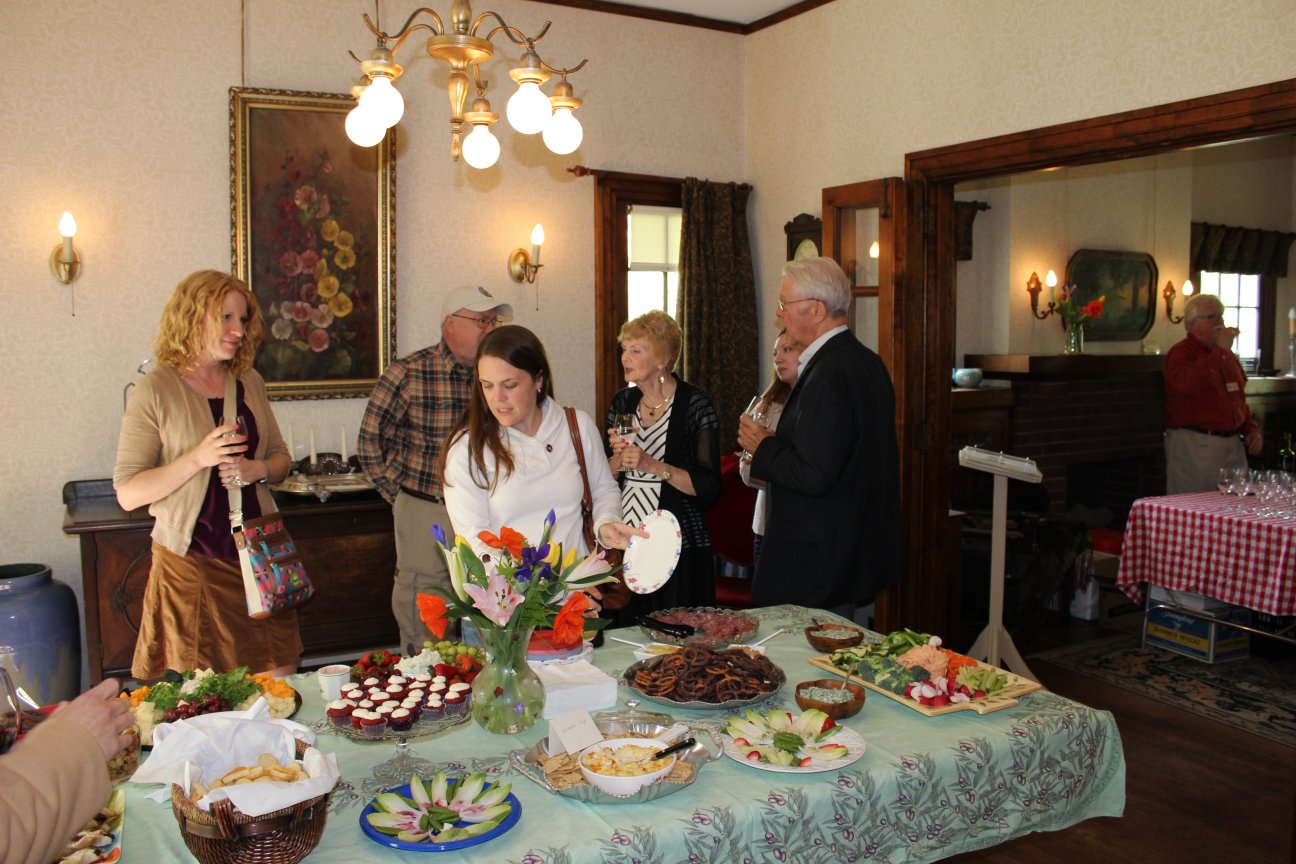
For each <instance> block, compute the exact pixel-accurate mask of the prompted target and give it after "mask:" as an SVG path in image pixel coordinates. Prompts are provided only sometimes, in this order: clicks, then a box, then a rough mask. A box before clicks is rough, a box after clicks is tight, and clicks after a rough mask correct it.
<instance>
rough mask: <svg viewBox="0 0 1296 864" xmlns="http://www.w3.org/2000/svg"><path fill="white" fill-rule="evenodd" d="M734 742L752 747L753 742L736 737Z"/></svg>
mask: <svg viewBox="0 0 1296 864" xmlns="http://www.w3.org/2000/svg"><path fill="white" fill-rule="evenodd" d="M734 743H735V744H737V745H738V746H739V747H750V746H751V742H750V741H748V740H747V739H746V738H735V739H734Z"/></svg>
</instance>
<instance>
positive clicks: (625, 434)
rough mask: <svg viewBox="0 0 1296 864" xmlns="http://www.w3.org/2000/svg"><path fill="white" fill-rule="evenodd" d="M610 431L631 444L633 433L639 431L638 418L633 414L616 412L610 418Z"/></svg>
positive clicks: (619, 469) (623, 469)
mask: <svg viewBox="0 0 1296 864" xmlns="http://www.w3.org/2000/svg"><path fill="white" fill-rule="evenodd" d="M612 431H613V432H615V433H616V434H617V435H618V436H620V438H621V440H622V441H624V442H625V443H626V444H627V445H629V444H633V443H635V442H634V438H635V435H637V434H638V432H639V418H638V417H636V416H635V415H634V414H617V415H616V416H615V417H613V418H612ZM617 470H618V471H625V470H626V469H625V468H624V467H622V468H618V469H617Z"/></svg>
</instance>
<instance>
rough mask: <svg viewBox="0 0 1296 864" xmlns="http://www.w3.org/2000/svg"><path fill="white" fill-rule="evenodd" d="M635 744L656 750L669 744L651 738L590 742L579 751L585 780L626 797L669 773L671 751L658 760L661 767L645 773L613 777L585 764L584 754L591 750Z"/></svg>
mask: <svg viewBox="0 0 1296 864" xmlns="http://www.w3.org/2000/svg"><path fill="white" fill-rule="evenodd" d="M630 745H635V746H638V747H651V748H653V749H656V750H664V749H666V747H668V746H670V745H669V744H664V743H662V742H660V741H655V740H653V739H652V738H609V739H608V740H606V741H600V742H599V743H598V744H592V745H590V746H589V747H586V748H585V749H584V750H582V751H581V755H580V770H581V774H582V775H583V776H584V777H585V782H586V783H589V784H590V785H591V786H597V787H598V788H599V789H602V790H603V791H604V792H606V793H608V794H609V795H616V796H617V797H618V798H627V797H629V796H631V795H633V794H635V793H636V792H638V791H639V790H640V789H642V788H643V787H645V786H648V785H650V784H652V783H656V782H657V781H658V780H660V779H661V778H663V777H665V776H666V775H667V774H669V773H670V770H671V769H672V768H674V767H675V757H676V754H675V753H672V754H671V755H669V756H667V757H666V758H665V759H661V760H658V761H659V762H660V763H661V767H659V768H657V769H655V770H653V771H651V772H649V773H647V774H636V775H634V776H633V777H615V776H613V775H611V774H600V773H598V772H597V771H593V770H591V769H589V768H587V767H586V766H585V755H586V754H587V753H590V752H591V751H594V750H598V749H600V748H603V749H607V750H616V749H617V748H618V747H627V746H630Z"/></svg>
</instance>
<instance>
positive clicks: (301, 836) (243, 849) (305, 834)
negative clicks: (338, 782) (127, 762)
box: [171, 741, 333, 864]
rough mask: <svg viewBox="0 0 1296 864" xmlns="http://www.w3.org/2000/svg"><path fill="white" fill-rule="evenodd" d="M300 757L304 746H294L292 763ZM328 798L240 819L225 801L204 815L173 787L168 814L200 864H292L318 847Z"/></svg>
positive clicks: (330, 794)
mask: <svg viewBox="0 0 1296 864" xmlns="http://www.w3.org/2000/svg"><path fill="white" fill-rule="evenodd" d="M305 752H306V744H304V743H303V742H301V741H298V742H297V758H298V759H300V758H301V757H302V755H303V754H304V753H305ZM332 797H333V793H332V792H331V791H330V792H328V793H326V794H324V795H319V796H317V797H315V798H310V799H307V800H306V801H301V802H299V803H297V804H294V805H293V806H291V807H285V808H284V809H283V810H276V811H275V812H273V813H266V814H265V815H263V816H244V815H243V814H242V813H240V812H239V811H238V810H236V809H234V806H233V805H232V804H231V803H230V802H229V799H228V798H227V799H224V800H221V801H216V802H215V803H213V804H212V809H211V812H210V813H209V812H207V811H206V810H203V809H201V808H199V807H197V806H196V805H195V804H194V803H193V802H192V801H190V800H189V797H188V796H187V795H185V794H184V790H183V789H181V788H180V786H179V784H176V783H172V784H171V812H172V813H174V814H175V818H176V822H178V823H179V824H180V836H181V837H183V838H184V842H185V845H186V846H188V847H189V851H190V852H191V853H193V856H194V857H195V858H197V859H198V860H199V861H201V862H202V864H297V862H298V861H300V860H301V859H303V858H305V857H306V856H307V855H309V854H310V853H311V850H313V849H314V848H315V847H316V846H317V845H318V844H319V841H320V836H321V835H322V834H323V833H324V822H325V820H326V819H327V818H328V805H329V800H330V799H331V798H332Z"/></svg>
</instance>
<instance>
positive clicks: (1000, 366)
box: [966, 354, 1164, 380]
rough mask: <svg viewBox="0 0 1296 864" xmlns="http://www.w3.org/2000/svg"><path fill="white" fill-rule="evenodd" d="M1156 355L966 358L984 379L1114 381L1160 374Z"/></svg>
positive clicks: (1158, 357) (1056, 355) (978, 355)
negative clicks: (1095, 379)
mask: <svg viewBox="0 0 1296 864" xmlns="http://www.w3.org/2000/svg"><path fill="white" fill-rule="evenodd" d="M1163 359H1164V358H1163V357H1162V355H1160V354H1074V355H1064V354H968V355H967V363H966V365H967V366H974V367H976V368H979V369H981V370H982V371H983V372H985V374H986V377H988V378H1007V379H1010V380H1011V379H1014V378H1076V377H1084V378H1094V377H1099V376H1100V377H1104V378H1114V377H1120V376H1124V375H1144V374H1148V373H1156V372H1160V371H1161V361H1162V360H1163Z"/></svg>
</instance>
